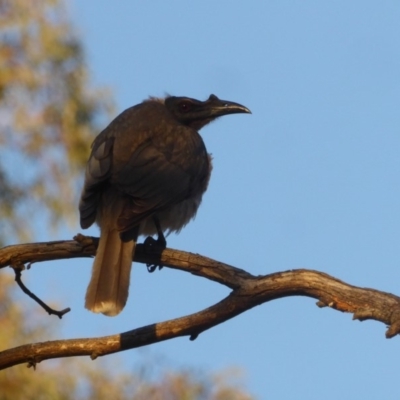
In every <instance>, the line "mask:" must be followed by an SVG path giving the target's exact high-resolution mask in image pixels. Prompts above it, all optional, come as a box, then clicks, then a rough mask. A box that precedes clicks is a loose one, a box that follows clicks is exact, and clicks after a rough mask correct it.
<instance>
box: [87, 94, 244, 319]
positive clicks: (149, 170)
mask: <svg viewBox="0 0 400 400" xmlns="http://www.w3.org/2000/svg"><path fill="white" fill-rule="evenodd" d="M249 112H250V111H249V110H248V109H247V108H246V107H244V106H242V105H240V104H237V103H232V102H227V101H223V100H220V99H218V98H217V97H216V96H214V95H211V96H210V97H209V99H208V100H206V101H204V102H201V101H198V100H195V99H190V98H187V97H167V98H166V99H155V98H150V99H149V100H147V101H144V102H143V103H141V104H138V105H136V106H133V107H131V108H128V109H127V110H125V111H124V112H123V113H121V114H120V115H119V116H117V117H116V118H115V119H114V120H113V121H112V122H111V123H110V125H109V126H108V127H107V128H106V129H104V130H103V131H102V132H101V133H100V134H99V135H98V136H97V137H96V139H95V140H94V142H93V144H92V152H91V155H90V157H89V161H88V164H87V168H86V174H85V183H84V187H83V190H82V195H81V201H80V204H79V211H80V221H81V226H82V228H88V227H89V226H91V225H92V224H93V223H94V222H97V223H98V225H99V226H100V229H101V235H100V242H99V247H98V250H97V254H96V258H95V260H94V263H93V271H92V278H91V281H90V284H89V287H88V290H87V293H86V302H85V306H86V308H88V309H89V310H91V311H93V312H100V313H103V314H105V315H109V316H112V315H117V314H118V313H119V312H120V311H121V310H122V309H123V307H124V306H125V303H126V300H127V298H128V289H129V277H130V270H131V264H132V257H133V253H134V249H135V244H136V241H137V238H138V235H141V234H142V235H153V234H155V233H157V230H156V228H155V225H154V223H153V219H152V217H153V216H154V215H155V216H157V218H158V219H159V221H160V225H161V228H162V229H163V230H165V231H168V232H179V231H180V230H181V229H182V228H183V227H184V226H185V225H186V224H187V223H188V222H189V221H190V220H191V219H192V218H194V216H195V215H196V212H197V209H198V207H199V205H200V203H201V199H202V196H203V193H204V192H205V191H206V189H207V185H208V181H209V178H210V174H211V169H212V164H211V157H210V155H209V154H208V153H207V150H206V148H205V145H204V142H203V140H202V138H201V136H200V135H199V134H198V132H197V130H199V129H201V128H202V127H203V126H204V125H206V124H207V123H209V122H210V121H212V120H214V119H215V118H217V117H219V116H222V115H227V114H233V113H249Z"/></svg>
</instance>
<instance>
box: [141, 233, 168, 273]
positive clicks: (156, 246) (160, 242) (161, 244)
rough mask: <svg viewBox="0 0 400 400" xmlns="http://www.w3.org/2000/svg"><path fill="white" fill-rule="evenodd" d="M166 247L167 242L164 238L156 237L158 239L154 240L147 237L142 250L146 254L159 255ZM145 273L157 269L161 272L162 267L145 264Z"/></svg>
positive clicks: (160, 265)
mask: <svg viewBox="0 0 400 400" xmlns="http://www.w3.org/2000/svg"><path fill="white" fill-rule="evenodd" d="M166 247H167V242H166V240H165V238H164V236H163V235H162V236H160V235H159V236H158V239H157V240H156V239H154V238H152V237H151V236H148V237H147V238H146V240H145V241H144V250H145V252H146V253H147V254H157V255H160V254H161V253H162V251H163V250H164V249H165V248H166ZM146 267H147V271H149V272H154V271H155V270H156V269H157V268H158V269H159V270H161V268H162V267H163V266H162V264H152V263H147V264H146Z"/></svg>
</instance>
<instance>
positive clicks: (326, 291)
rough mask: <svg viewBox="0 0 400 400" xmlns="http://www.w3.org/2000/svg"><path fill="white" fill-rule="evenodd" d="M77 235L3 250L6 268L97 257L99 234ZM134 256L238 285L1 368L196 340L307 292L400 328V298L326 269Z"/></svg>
mask: <svg viewBox="0 0 400 400" xmlns="http://www.w3.org/2000/svg"><path fill="white" fill-rule="evenodd" d="M74 239H75V240H70V241H57V242H48V243H31V244H22V245H15V246H8V247H5V248H3V249H0V268H3V267H6V266H16V265H19V266H21V265H22V264H25V263H33V262H35V263H36V262H43V261H51V260H59V259H66V258H76V257H92V256H93V255H94V254H95V251H96V247H97V244H98V239H97V238H92V237H87V236H83V235H77V236H76V237H75V238H74ZM134 260H135V261H136V262H141V263H152V264H162V265H164V266H166V267H169V268H174V269H179V270H182V271H186V272H190V273H192V274H194V275H197V276H201V277H203V278H207V279H210V280H212V281H215V282H218V283H220V284H223V285H225V286H227V287H229V288H231V289H232V292H231V293H230V294H229V295H228V296H227V297H226V298H225V299H223V300H222V301H220V302H219V303H217V304H215V305H213V306H211V307H209V308H206V309H204V310H202V311H200V312H197V313H195V314H191V315H188V316H185V317H182V318H177V319H173V320H169V321H165V322H159V323H156V324H152V325H148V326H145V327H142V328H138V329H134V330H131V331H128V332H124V333H121V334H116V335H111V336H105V337H99V338H84V339H70V340H56V341H49V342H42V343H35V344H29V345H23V346H19V347H16V348H13V349H9V350H5V351H3V352H1V353H0V369H4V368H8V367H11V366H13V365H17V364H21V363H28V364H29V365H30V366H35V365H36V363H38V362H40V361H42V360H46V359H50V358H60V357H72V356H90V357H92V358H93V359H94V358H96V357H98V356H104V355H107V354H112V353H116V352H119V351H123V350H128V349H133V348H136V347H141V346H145V345H149V344H152V343H156V342H161V341H164V340H168V339H172V338H175V337H179V336H190V338H191V339H192V340H193V339H195V338H196V337H197V336H198V335H199V334H200V333H201V332H203V331H205V330H207V329H209V328H211V327H213V326H216V325H218V324H220V323H222V322H224V321H226V320H228V319H230V318H233V317H235V316H237V315H239V314H241V313H242V312H244V311H247V310H249V309H251V308H253V307H255V306H258V305H260V304H263V303H266V302H268V301H271V300H275V299H279V298H281V297H287V296H307V297H312V298H314V299H317V300H318V302H317V305H318V306H319V307H331V308H333V309H335V310H338V311H343V312H349V313H352V314H353V319H358V320H360V321H364V320H367V319H373V320H376V321H380V322H383V323H384V324H386V325H388V326H389V328H388V330H387V331H386V337H387V338H391V337H393V336H395V335H397V334H399V333H400V298H399V297H397V296H395V295H392V294H389V293H385V292H381V291H378V290H374V289H366V288H359V287H356V286H352V285H349V284H347V283H344V282H342V281H340V280H338V279H336V278H333V277H331V276H329V275H327V274H325V273H322V272H318V271H312V270H306V269H299V270H292V271H284V272H277V273H274V274H269V275H261V276H254V275H251V274H249V273H248V272H246V271H244V270H241V269H239V268H235V267H232V266H230V265H227V264H223V263H220V262H217V261H215V260H212V259H209V258H206V257H203V256H200V255H196V254H192V253H187V252H183V251H178V250H172V249H165V250H164V251H163V252H162V254H161V255H160V256H155V255H148V254H146V253H145V252H144V249H143V246H141V245H138V246H137V249H136V252H135V257H134Z"/></svg>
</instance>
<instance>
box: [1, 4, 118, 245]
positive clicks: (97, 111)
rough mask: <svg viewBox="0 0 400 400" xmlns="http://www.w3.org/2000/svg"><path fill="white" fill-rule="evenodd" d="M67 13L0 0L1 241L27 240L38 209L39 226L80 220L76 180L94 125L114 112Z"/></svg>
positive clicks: (51, 6)
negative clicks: (93, 79)
mask: <svg viewBox="0 0 400 400" xmlns="http://www.w3.org/2000/svg"><path fill="white" fill-rule="evenodd" d="M67 15H68V13H67V12H66V9H65V7H64V6H63V4H62V2H61V1H60V0H0V152H1V157H0V221H1V223H0V224H1V225H0V241H3V243H10V242H11V241H15V240H18V239H19V240H27V239H28V238H30V237H31V233H32V224H33V222H38V221H37V220H36V221H34V219H33V217H34V216H35V215H38V211H39V210H40V222H42V221H43V219H46V221H47V222H48V223H49V224H50V225H51V226H53V227H55V226H57V223H59V222H61V218H62V223H63V224H65V222H66V221H70V222H71V223H76V222H77V221H78V218H77V199H78V194H79V193H78V191H79V182H80V179H78V177H79V178H80V177H81V176H83V170H84V164H85V162H86V160H87V157H88V154H89V149H90V144H91V142H92V140H93V137H94V134H95V133H97V132H98V131H99V129H98V128H99V127H98V126H96V125H97V124H96V121H97V122H98V121H99V119H101V118H102V117H104V116H105V115H106V114H107V113H109V112H110V110H111V102H110V101H109V100H108V99H109V98H110V96H108V93H107V91H106V90H104V89H88V87H89V82H88V70H87V67H86V64H85V59H84V54H83V50H82V46H81V43H80V41H79V38H78V37H77V36H76V34H75V33H74V29H73V26H72V25H71V23H70V22H69V21H68V18H67ZM43 210H46V211H47V213H46V214H44V213H43ZM43 215H45V216H46V218H44V217H42V216H43ZM72 217H73V218H72ZM37 218H38V217H37ZM70 225H71V224H70Z"/></svg>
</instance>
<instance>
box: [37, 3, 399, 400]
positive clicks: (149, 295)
mask: <svg viewBox="0 0 400 400" xmlns="http://www.w3.org/2000/svg"><path fill="white" fill-rule="evenodd" d="M69 8H70V10H69V11H70V13H71V16H72V20H73V21H74V23H75V25H76V27H77V28H78V30H79V32H80V33H81V35H82V39H83V42H84V45H85V48H86V52H87V60H88V64H89V68H90V70H91V73H92V75H93V82H94V83H96V84H99V85H107V86H109V87H111V89H112V90H113V92H114V94H115V98H116V103H117V110H118V112H120V111H122V110H123V109H125V108H127V107H128V106H131V105H133V104H136V103H138V102H140V101H142V100H143V99H144V98H146V97H147V96H149V95H153V96H162V95H164V94H165V93H170V94H173V95H178V96H179V95H185V96H190V97H195V98H198V99H206V98H207V97H208V96H209V95H210V94H211V93H214V94H216V95H217V96H218V97H221V98H223V99H226V100H232V101H236V102H240V103H242V104H244V105H246V106H247V107H249V108H250V109H251V110H252V112H253V114H252V115H233V116H227V117H224V118H221V119H220V120H218V121H217V122H215V123H213V124H212V125H210V126H208V127H206V128H205V129H204V130H203V131H202V136H203V138H204V141H205V143H206V146H207V148H208V150H209V152H211V153H212V154H213V156H214V171H213V175H212V178H211V183H210V186H209V189H208V192H207V193H206V195H205V197H204V200H203V205H202V207H201V209H200V211H199V213H198V216H197V218H196V220H195V221H194V222H193V223H191V224H190V225H189V226H188V227H187V228H185V229H184V231H182V233H181V234H180V235H178V236H175V235H171V236H170V237H169V238H168V245H169V247H172V248H177V249H182V250H186V251H191V252H195V253H200V254H203V255H205V256H208V257H211V258H215V259H217V260H220V261H223V262H226V263H229V264H232V265H235V266H237V267H239V268H243V269H245V270H247V271H249V272H251V273H253V274H256V275H257V274H268V273H271V272H276V271H281V270H287V269H294V268H310V269H316V270H320V271H324V272H327V273H329V274H331V275H334V276H335V277H337V278H339V279H342V280H344V281H347V282H348V283H351V284H354V285H358V286H362V287H373V288H376V289H380V290H384V291H388V292H392V293H395V294H396V293H397V294H400V268H399V267H400V250H399V249H400V246H399V238H400V201H399V199H400V163H399V152H400V135H399V127H400V113H399V104H400V41H399V37H400V24H399V21H400V3H399V2H398V1H381V2H374V1H352V2H348V1H335V2H327V1H325V2H322V1H321V2H319V1H265V2H261V1H253V2H243V1H237V0H231V1H229V2H228V1H209V0H203V1H202V2H187V1H171V2H166V1H152V2H136V1H132V2H128V1H121V2H110V1H104V0H98V1H96V3H93V2H87V1H83V0H74V1H73V2H72V3H71V5H70V7H69ZM77 221H78V219H77ZM74 232H75V231H74ZM88 233H89V234H93V235H97V234H98V230H97V228H93V229H91V230H89V231H88ZM72 234H73V233H72V232H69V231H65V232H61V233H60V238H69V237H71V236H72ZM42 239H43V240H54V237H53V236H50V234H49V235H48V236H46V235H44V237H43V238H42ZM90 264H91V262H90V260H73V261H69V262H59V263H52V264H51V265H41V266H40V267H35V268H40V269H41V271H43V273H40V274H39V273H37V274H36V275H37V276H36V277H35V276H34V271H35V268H34V269H33V270H32V272H31V277H30V280H31V282H32V284H33V285H34V286H35V284H37V288H38V290H37V293H38V294H39V293H40V291H41V290H44V289H45V290H47V295H46V298H52V299H57V301H59V303H61V304H62V305H63V306H72V308H73V312H72V313H70V314H69V315H67V316H66V317H65V318H64V319H63V320H62V321H61V322H60V321H58V320H57V321H56V319H54V320H52V322H51V324H54V326H58V327H59V328H60V330H61V333H60V335H58V336H57V338H59V337H60V336H62V337H65V338H67V337H87V336H97V335H106V334H111V333H118V332H123V331H126V330H129V329H133V328H135V327H140V326H142V325H144V324H148V323H154V322H157V321H163V320H166V319H169V318H173V317H179V316H182V315H186V314H188V313H191V312H195V311H198V310H200V309H203V308H204V307H206V306H208V305H211V304H213V303H215V302H217V301H219V300H220V299H221V298H223V297H224V296H225V295H227V294H228V290H227V289H226V288H224V287H222V286H219V285H218V284H216V283H212V282H208V281H206V280H204V279H201V278H198V277H193V276H189V274H185V273H182V272H176V271H171V270H168V269H163V270H162V271H161V272H159V273H155V274H148V273H147V272H146V270H145V267H144V266H143V265H134V268H133V276H132V285H131V295H130V298H129V304H128V306H127V307H126V309H125V310H124V312H123V313H122V314H121V315H120V316H118V317H116V318H107V317H103V316H99V315H92V314H90V313H88V312H87V311H86V310H84V309H83V298H84V293H85V289H86V285H87V283H88V282H89V274H90V268H91V267H90ZM39 275H40V276H39ZM36 280H37V283H35V282H36ZM72 288H73V290H72ZM33 289H34V287H33ZM35 293H36V292H35ZM42 297H43V296H42ZM351 317H352V316H351V315H349V314H342V313H339V312H336V311H333V310H330V309H319V308H317V307H316V306H315V301H314V300H312V299H305V298H289V299H281V300H277V301H274V302H271V303H268V304H264V305H262V306H260V307H257V308H255V309H253V310H251V311H249V312H247V313H245V314H243V315H240V316H239V317H237V318H235V319H234V320H231V321H228V322H226V323H224V324H222V325H220V326H218V327H216V328H213V329H211V330H209V331H207V332H204V333H203V334H201V335H200V336H199V338H198V339H197V340H196V341H194V342H190V341H189V340H188V338H180V339H176V340H171V341H168V342H165V343H161V344H156V345H154V346H152V347H151V349H149V350H146V351H148V352H149V353H144V354H162V355H164V356H165V357H166V358H167V359H168V360H170V361H171V363H172V364H173V365H175V366H191V367H194V368H203V369H205V370H211V371H215V370H218V369H220V368H225V367H229V366H232V365H236V366H239V367H241V368H242V369H243V370H244V372H245V378H246V384H247V388H248V390H249V391H250V392H251V393H253V394H254V395H255V396H257V397H258V398H259V399H267V398H269V399H304V398H307V399H310V400H311V399H321V398H323V399H326V400H330V399H338V398H341V399H354V398H363V399H377V398H385V399H398V398H399V396H400V389H399V386H398V384H397V382H398V355H399V353H400V343H399V338H394V339H392V340H386V339H385V337H384V332H385V326H384V325H382V324H379V323H377V322H371V321H367V322H363V323H360V322H354V321H352V320H351ZM142 355H143V351H136V350H135V351H129V352H126V353H124V354H123V355H115V356H112V357H110V360H111V361H114V362H116V360H120V361H121V362H123V363H124V364H125V366H127V367H128V368H130V367H131V366H132V365H134V364H135V363H137V362H139V361H140V358H141V357H142ZM72 362H73V360H71V363H72ZM88 362H91V361H90V360H88Z"/></svg>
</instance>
